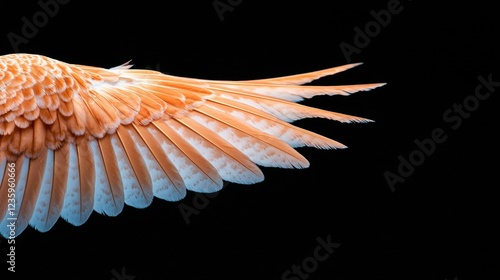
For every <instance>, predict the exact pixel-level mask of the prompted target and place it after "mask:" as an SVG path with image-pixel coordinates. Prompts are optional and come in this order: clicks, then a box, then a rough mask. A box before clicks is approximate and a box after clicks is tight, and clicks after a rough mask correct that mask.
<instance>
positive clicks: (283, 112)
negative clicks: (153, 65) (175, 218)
mask: <svg viewBox="0 0 500 280" xmlns="http://www.w3.org/2000/svg"><path fill="white" fill-rule="evenodd" d="M356 65H357V64H350V65H344V66H340V67H335V68H330V69H326V70H321V71H316V72H311V73H306V74H299V75H293V76H287V77H280V78H273V79H262V80H251V81H212V80H203V79H191V78H182V77H175V76H170V75H165V74H162V73H159V72H156V71H151V70H135V69H130V67H129V66H128V65H122V66H119V67H115V68H112V69H103V68H98V67H91V66H83V65H74V64H67V63H63V62H60V61H57V60H53V59H50V58H47V57H43V56H39V55H28V54H12V55H7V56H1V57H0V137H1V138H0V178H2V182H1V185H0V233H1V234H2V235H3V236H4V237H9V236H17V235H19V234H20V233H21V232H22V231H23V230H24V229H25V228H26V227H27V226H28V224H29V225H31V226H32V227H34V228H35V229H37V230H39V231H42V232H45V231H48V230H49V229H50V228H52V226H53V225H54V224H55V222H56V221H57V219H58V218H59V217H62V218H63V219H65V220H66V221H68V222H69V223H71V224H73V225H81V224H83V223H84V222H85V221H86V220H87V219H88V217H89V216H90V214H91V213H92V211H93V210H95V211H96V212H98V213H102V214H106V215H110V216H115V215H118V214H119V213H120V212H121V211H122V209H123V207H124V204H127V205H131V206H133V207H137V208H144V207H147V206H148V205H149V204H150V203H151V202H152V200H153V197H158V198H161V199H164V200H167V201H177V200H180V199H182V198H183V197H184V196H185V195H186V190H191V191H196V192H216V191H218V190H220V189H221V188H222V186H223V181H229V182H235V183H239V184H253V183H257V182H260V181H262V180H263V179H264V176H263V174H262V172H261V170H260V169H259V167H258V166H272V167H281V168H304V167H307V166H308V165H309V163H308V161H307V160H306V159H305V158H304V157H303V156H302V155H300V154H299V153H298V152H297V151H296V150H295V149H294V148H296V147H301V146H312V147H316V148H322V149H330V148H344V147H345V146H344V145H342V144H340V143H338V142H336V141H334V140H331V139H328V138H326V137H323V136H321V135H318V134H316V133H313V132H310V131H307V130H305V129H302V128H298V127H295V126H293V125H291V124H290V122H292V121H295V120H298V119H302V118H310V117H320V118H327V119H332V120H337V121H341V122H366V121H368V120H367V119H364V118H360V117H355V116H350V115H346V114H341V113H335V112H329V111H325V110H321V109H316V108H311V107H307V106H304V105H301V104H297V103H295V102H297V101H301V100H303V99H304V98H311V97H313V96H317V95H349V94H351V93H354V92H357V91H363V90H370V89H373V88H376V87H379V86H381V85H383V84H363V85H348V86H303V85H302V84H304V83H308V82H310V81H312V80H315V79H318V78H320V77H323V76H326V75H332V74H335V73H338V72H341V71H344V70H347V69H349V68H351V67H354V66H356ZM13 222H15V227H9V225H11V224H12V223H13Z"/></svg>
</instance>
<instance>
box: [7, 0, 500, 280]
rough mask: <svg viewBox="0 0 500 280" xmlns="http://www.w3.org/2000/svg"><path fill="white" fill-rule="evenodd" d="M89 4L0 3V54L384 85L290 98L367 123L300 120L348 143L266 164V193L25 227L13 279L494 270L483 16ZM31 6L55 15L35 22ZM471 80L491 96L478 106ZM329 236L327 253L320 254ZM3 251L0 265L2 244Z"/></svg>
mask: <svg viewBox="0 0 500 280" xmlns="http://www.w3.org/2000/svg"><path fill="white" fill-rule="evenodd" d="M11 2H13V1H11ZM96 2H97V1H93V2H92V1H78V0H70V1H68V0H66V1H63V0H59V2H55V0H52V1H47V0H42V1H41V2H38V3H37V2H36V1H30V3H21V2H20V1H19V2H16V3H15V4H9V5H8V6H7V4H4V3H2V4H0V10H1V11H2V16H1V17H0V31H1V32H0V54H8V53H12V52H28V53H38V54H43V55H47V56H50V57H52V58H56V59H59V60H62V61H66V62H71V63H79V64H87V65H95V66H102V67H112V66H116V65H119V64H122V63H124V62H126V61H128V60H130V59H132V62H133V64H134V65H135V66H134V67H136V68H146V67H148V68H152V69H157V70H160V71H162V72H165V73H168V74H172V75H178V76H186V77H197V78H207V79H254V78H266V77H273V76H280V75H288V74H296V73H301V72H306V71H312V70H318V69H322V68H327V67H332V66H338V65H342V64H345V63H348V62H364V64H363V65H362V66H360V67H357V68H355V69H352V70H350V71H347V72H344V73H342V74H338V75H336V76H334V77H328V78H325V79H322V80H320V81H317V82H315V84H349V83H373V82H387V83H388V84H387V85H386V86H385V87H383V88H380V89H376V90H374V91H371V92H364V93H358V94H355V95H353V96H350V97H317V98H314V99H312V100H307V101H305V102H304V104H307V105H311V106H316V107H320V108H323V109H327V110H335V111H339V112H343V113H348V114H353V115H359V116H363V117H367V118H370V119H373V120H375V122H374V123H368V124H339V123H335V122H333V121H326V120H319V119H314V120H303V121H299V122H297V125H299V126H301V127H304V128H307V129H310V130H313V131H315V132H318V133H320V134H323V135H325V136H328V137H331V138H334V139H336V140H338V141H340V142H342V143H344V144H346V145H347V146H349V148H348V149H346V150H340V151H339V150H329V151H321V150H315V149H312V148H301V149H299V151H300V152H301V153H302V154H303V155H304V156H306V157H307V158H308V159H309V160H310V163H311V166H310V168H308V169H304V170H278V169H272V168H263V171H264V173H265V175H266V180H265V181H264V182H263V183H260V184H256V185H253V186H240V185H236V184H230V185H228V186H227V187H226V188H225V189H224V190H223V191H221V192H220V193H219V194H218V195H216V196H212V197H206V196H200V195H195V194H194V193H189V194H188V195H187V197H186V198H185V199H184V200H183V201H181V202H177V203H171V202H165V201H160V200H157V199H155V200H154V202H153V204H152V205H151V206H150V207H149V208H147V209H142V210H139V209H133V208H131V207H128V206H126V207H125V209H124V211H123V212H122V213H121V214H120V215H119V216H118V217H115V218H110V217H105V216H101V215H98V214H96V213H94V214H92V216H91V217H90V219H89V221H88V222H87V223H86V224H85V225H83V226H81V227H73V226H71V225H69V224H67V223H66V222H64V221H62V220H60V221H59V222H58V223H57V224H56V225H55V226H54V228H53V229H52V230H51V231H49V232H48V233H39V232H37V231H35V230H33V229H32V228H28V229H27V230H26V231H25V232H24V233H23V234H22V235H21V236H19V237H18V238H17V239H16V270H17V271H18V272H17V273H16V275H17V276H20V275H22V274H25V273H34V275H39V279H113V278H114V279H136V280H141V279H294V280H296V279H436V280H444V279H483V277H484V276H486V274H487V273H488V271H489V270H491V269H492V268H493V260H492V259H491V258H490V257H489V256H488V254H492V253H495V252H497V250H496V249H494V246H493V245H494V244H493V241H494V240H495V239H496V238H497V236H498V232H496V233H494V228H495V226H494V225H495V224H496V223H497V222H498V221H497V219H498V218H497V217H498V215H495V214H494V208H495V207H494V204H496V203H497V200H496V198H495V195H494V191H493V190H494V189H496V188H498V179H497V178H498V177H497V176H495V173H496V172H498V171H497V168H498V146H497V143H498V141H499V137H498V134H497V133H496V131H495V130H496V129H497V127H498V125H497V121H498V116H497V115H496V112H494V110H495V109H496V108H498V107H497V106H498V97H497V96H496V95H497V92H498V90H497V91H496V92H495V91H494V90H495V89H497V88H496V86H497V85H496V84H495V83H496V81H500V68H499V67H500V66H499V65H498V63H497V62H498V61H499V60H498V49H499V44H498V43H497V41H496V40H497V37H498V34H499V29H498V25H497V24H496V22H495V21H494V20H493V18H494V17H496V16H497V14H496V12H495V11H494V10H495V9H494V8H493V6H484V5H483V4H479V3H476V2H475V3H474V4H467V5H466V4H461V3H460V2H456V1H455V2H454V3H453V4H436V3H432V4H431V3H424V2H423V1H415V0H414V1H410V0H401V1H400V2H398V1H394V0H392V1H391V0H385V1H369V3H365V2H360V1H336V2H333V1H322V2H320V1H307V2H306V1H273V3H269V2H270V1H267V2H266V1H250V0H217V1H212V0H209V1H168V2H167V1H164V2H163V3H162V2H160V1H147V0H143V1H136V2H130V3H127V2H126V1H120V2H118V1H117V2H116V4H103V3H104V1H101V2H97V3H96ZM330 2H333V3H330ZM43 3H52V4H51V6H50V5H49V6H47V7H48V8H47V9H46V11H44V8H43V6H44V5H45V4H44V5H42V4H43ZM54 3H57V7H56V5H54ZM106 3H107V2H106ZM14 5H15V6H14ZM47 5H48V4H47ZM388 15H390V18H389V16H388ZM377 18H378V22H377ZM27 22H29V24H35V23H36V24H37V25H38V27H37V26H36V25H35V28H32V29H31V30H28V29H29V28H28V27H25V25H27V24H28V23H27ZM26 28H27V29H26ZM367 28H368V29H367ZM23 29H24V33H25V34H24V35H23ZM361 33H364V35H362V34H361ZM366 33H368V34H366ZM480 77H482V78H480ZM481 79H483V80H486V81H488V80H489V81H490V84H491V83H493V86H490V90H489V91H488V89H487V87H484V86H483V88H482V89H480V91H479V93H480V94H482V95H480V96H476V95H475V94H476V88H477V87H478V85H480V84H481V82H480V80H481ZM488 92H491V93H490V94H489V95H487V94H488ZM479 97H480V98H479ZM464 102H465V103H464ZM464 104H465V105H464ZM460 108H462V109H461V110H462V111H460ZM450 110H451V111H450ZM439 132H441V135H438V134H439ZM432 137H434V139H433V138H432ZM416 142H419V143H426V146H425V147H427V148H426V149H427V151H425V152H427V154H425V153H424V151H422V148H421V147H420V146H419V145H418V144H416ZM432 147H434V148H432ZM422 155H423V156H422ZM405 164H406V165H408V164H410V165H412V166H413V167H411V168H409V167H408V166H406V167H400V165H405ZM401 168H402V169H401ZM398 169H401V170H398ZM388 176H389V178H390V179H387V178H388ZM180 208H182V209H190V210H191V211H194V212H193V213H194V214H192V215H190V216H189V217H187V216H185V215H184V216H183V214H182V212H181V210H180ZM186 219H187V221H188V222H189V223H187V222H186ZM321 240H322V241H321ZM328 242H330V243H332V245H331V250H330V251H329V252H328V251H326V250H325V249H321V250H320V251H317V249H316V248H317V247H318V246H321V244H323V243H328ZM0 246H1V247H0V248H1V251H0V252H1V255H2V256H0V260H4V261H2V263H3V265H2V267H5V269H3V268H2V270H5V271H6V268H7V264H6V263H5V261H6V260H7V257H6V254H7V251H8V248H7V245H6V242H5V240H3V241H2V243H1V244H0ZM315 252H319V255H318V254H316V255H315ZM287 271H289V272H287ZM2 273H3V272H2ZM7 277H10V278H12V277H13V274H12V273H10V274H7ZM10 278H4V277H2V278H1V279H10Z"/></svg>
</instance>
